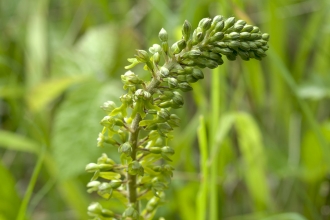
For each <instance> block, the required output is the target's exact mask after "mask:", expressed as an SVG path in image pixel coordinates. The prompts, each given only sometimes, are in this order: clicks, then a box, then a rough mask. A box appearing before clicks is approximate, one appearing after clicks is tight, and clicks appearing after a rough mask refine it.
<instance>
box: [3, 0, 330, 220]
mask: <svg viewBox="0 0 330 220" xmlns="http://www.w3.org/2000/svg"><path fill="white" fill-rule="evenodd" d="M329 12H330V2H329V1H328V0H263V1H256V0H218V1H211V0H204V1H197V0H191V1H189V0H182V1H176V0H137V1H133V0H131V1H128V0H93V1H87V0H70V1H65V0H2V1H0V30H1V31H0V32H1V34H0V129H1V130H0V158H1V161H0V181H1V184H0V219H1V220H13V219H18V220H23V219H31V220H43V219H45V220H58V219H63V220H65V219H70V220H78V219H79V220H84V219H88V217H87V214H86V207H87V206H88V205H89V204H90V203H91V202H92V201H100V202H101V203H102V204H104V205H105V206H110V207H111V208H112V210H116V211H118V212H121V211H122V208H123V206H122V205H121V204H120V203H119V202H118V201H117V200H116V199H114V200H110V201H108V202H107V201H102V200H101V199H100V198H99V197H98V196H95V195H90V194H88V193H87V192H86V187H85V186H86V184H87V182H88V181H89V179H90V178H91V175H90V174H87V173H85V171H84V168H85V165H86V164H87V163H90V162H94V161H96V159H97V158H98V157H99V156H100V155H101V153H102V152H107V154H108V155H109V156H110V157H112V158H118V154H117V153H116V151H115V149H109V148H103V149H99V148H97V147H96V138H97V135H98V132H99V131H100V130H101V126H100V124H99V121H100V120H101V119H102V118H103V115H104V113H103V112H102V110H101V109H100V108H99V106H100V105H102V104H103V102H105V101H107V100H113V101H115V102H118V101H119V100H118V97H119V96H120V95H121V94H123V93H124V90H123V89H122V87H121V81H120V75H121V74H123V73H124V72H125V70H124V68H123V67H124V66H125V65H127V64H128V62H127V58H130V57H133V56H134V53H135V49H147V48H148V47H149V46H151V45H152V44H154V43H157V42H158V32H159V30H160V29H161V28H162V27H163V28H165V29H166V30H167V32H168V33H169V38H170V42H173V43H174V41H175V40H178V39H180V34H181V33H180V31H181V25H182V23H183V22H184V20H185V19H187V20H189V21H190V22H191V23H192V25H193V27H196V26H197V24H198V22H199V20H200V19H201V18H203V17H213V16H215V15H218V14H221V15H224V16H226V17H230V16H235V17H237V18H238V19H243V20H246V21H248V23H252V24H255V25H257V26H259V27H260V29H261V31H262V32H267V33H269V34H270V36H271V38H270V42H269V45H270V49H269V51H268V52H267V54H268V56H267V57H266V58H265V59H263V60H262V61H261V62H260V61H257V60H251V61H249V62H245V61H241V60H239V59H238V60H236V61H228V60H226V59H224V61H225V64H223V65H222V66H220V67H219V68H217V69H216V70H213V71H205V72H204V73H205V79H204V80H203V81H202V82H198V83H196V84H194V91H193V92H190V93H187V94H185V106H184V108H183V109H180V110H177V111H176V113H177V114H178V115H179V116H180V117H181V119H182V126H181V127H180V128H178V129H176V130H175V132H174V136H175V137H174V139H173V140H172V141H171V146H173V147H174V148H175V150H176V154H175V155H174V156H173V162H172V165H173V166H174V167H175V174H174V178H173V182H172V184H171V188H170V189H168V190H167V192H166V203H165V204H164V205H163V206H162V207H161V208H159V210H158V212H157V216H158V217H160V216H163V217H165V218H166V219H171V220H176V219H178V220H179V219H182V220H191V219H198V220H203V219H211V220H218V219H226V220H241V219H243V220H244V219H251V220H255V219H257V220H258V219H265V220H266V219H267V220H275V219H280V220H281V219H285V220H302V219H330V176H329V169H330V121H329V114H330V108H329V107H330V102H329V98H330V72H329V71H330V50H329V49H330V22H329V21H330V13H329ZM134 71H135V72H136V73H138V74H146V73H145V72H143V70H142V68H141V67H138V68H135V69H134ZM157 219H158V218H157Z"/></svg>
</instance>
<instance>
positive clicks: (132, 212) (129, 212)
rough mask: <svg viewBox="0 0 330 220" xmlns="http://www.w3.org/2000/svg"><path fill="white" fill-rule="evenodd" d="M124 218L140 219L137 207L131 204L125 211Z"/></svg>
mask: <svg viewBox="0 0 330 220" xmlns="http://www.w3.org/2000/svg"><path fill="white" fill-rule="evenodd" d="M123 218H124V219H126V218H127V219H139V213H138V211H137V210H136V209H135V207H133V205H130V206H129V207H128V208H127V209H126V210H125V211H124V213H123Z"/></svg>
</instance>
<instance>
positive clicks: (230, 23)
mask: <svg viewBox="0 0 330 220" xmlns="http://www.w3.org/2000/svg"><path fill="white" fill-rule="evenodd" d="M234 23H235V18H234V17H230V18H227V19H226V20H225V24H224V25H225V26H224V28H223V29H224V30H227V29H228V28H230V27H231V26H233V25H234Z"/></svg>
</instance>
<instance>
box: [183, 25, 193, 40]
mask: <svg viewBox="0 0 330 220" xmlns="http://www.w3.org/2000/svg"><path fill="white" fill-rule="evenodd" d="M190 34H191V24H190V23H189V22H188V21H187V20H185V21H184V23H183V26H182V36H183V38H184V40H186V41H188V39H189V38H190Z"/></svg>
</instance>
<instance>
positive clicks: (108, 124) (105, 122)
mask: <svg viewBox="0 0 330 220" xmlns="http://www.w3.org/2000/svg"><path fill="white" fill-rule="evenodd" d="M114 122H115V120H114V118H113V117H111V116H105V117H104V118H103V119H102V120H101V122H100V124H101V125H102V126H104V127H112V126H113V125H114Z"/></svg>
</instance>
